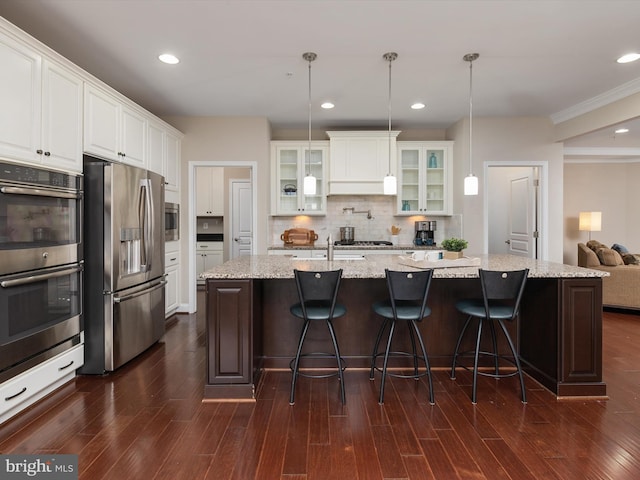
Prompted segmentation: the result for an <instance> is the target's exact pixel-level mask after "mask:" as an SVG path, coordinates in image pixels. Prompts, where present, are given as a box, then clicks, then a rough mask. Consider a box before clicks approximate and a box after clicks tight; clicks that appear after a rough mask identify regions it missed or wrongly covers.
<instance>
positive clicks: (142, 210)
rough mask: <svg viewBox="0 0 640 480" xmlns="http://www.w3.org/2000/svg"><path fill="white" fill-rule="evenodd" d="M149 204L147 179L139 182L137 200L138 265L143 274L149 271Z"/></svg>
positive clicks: (150, 217) (150, 240)
mask: <svg viewBox="0 0 640 480" xmlns="http://www.w3.org/2000/svg"><path fill="white" fill-rule="evenodd" d="M152 209H153V205H152V202H151V182H150V181H149V179H148V178H143V179H142V180H140V198H139V200H138V222H139V224H140V230H141V232H142V233H141V235H140V237H141V243H142V245H141V247H142V248H141V249H140V250H141V254H140V255H141V258H140V265H141V269H142V271H143V272H148V271H150V270H151V257H152V255H151V253H152V252H151V249H152V248H153V245H152V239H151V219H152V218H153V211H152Z"/></svg>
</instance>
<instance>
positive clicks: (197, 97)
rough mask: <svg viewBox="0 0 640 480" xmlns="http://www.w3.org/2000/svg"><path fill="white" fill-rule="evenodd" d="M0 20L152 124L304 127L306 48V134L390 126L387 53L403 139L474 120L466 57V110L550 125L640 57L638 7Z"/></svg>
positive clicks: (536, 4)
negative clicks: (624, 58)
mask: <svg viewBox="0 0 640 480" xmlns="http://www.w3.org/2000/svg"><path fill="white" fill-rule="evenodd" d="M0 15H2V16H3V17H5V18H6V19H7V20H9V21H10V22H12V23H14V24H16V25H18V26H19V27H21V28H23V29H24V30H26V31H27V32H29V33H30V34H31V35H33V36H35V37H36V38H38V39H39V40H41V41H42V42H44V43H45V44H47V45H49V46H50V47H51V48H53V49H54V50H56V51H58V52H59V53H61V54H62V55H64V56H66V57H67V58H68V59H70V60H71V61H73V62H74V63H76V64H77V65H79V66H81V67H82V68H84V69H85V70H87V71H89V72H91V73H92V74H93V75H95V76H96V77H98V78H100V79H101V80H103V81H105V82H106V83H108V84H109V85H111V86H112V87H114V88H115V89H117V90H118V91H120V92H122V93H123V94H125V95H126V96H128V97H129V98H131V99H132V100H134V101H135V102H137V103H138V104H140V105H142V106H143V107H145V108H146V109H148V110H149V111H151V112H152V113H154V114H156V115H158V116H167V115H185V116H261V117H267V118H268V119H269V121H270V122H271V124H272V126H273V127H274V128H280V129H287V128H302V127H306V126H307V122H308V97H307V96H308V63H307V62H306V61H305V60H303V58H302V54H303V53H304V52H307V51H312V52H315V53H317V55H318V58H317V60H316V61H315V62H313V63H312V70H311V72H312V98H313V102H312V104H313V107H312V112H313V113H312V117H313V125H314V129H315V128H323V129H324V128H326V129H331V128H345V127H348V128H381V129H386V128H387V126H388V103H389V102H388V89H389V76H388V75H389V63H388V62H386V61H385V60H384V59H383V58H382V56H383V54H384V53H386V52H389V51H395V52H397V53H398V59H397V60H396V61H395V62H393V64H392V118H393V121H392V126H393V128H394V129H399V130H403V129H432V128H446V127H449V126H450V125H452V124H453V123H455V122H456V121H458V120H459V119H460V118H462V117H464V116H466V115H468V109H469V64H468V62H464V61H463V60H462V57H463V55H464V54H466V53H470V52H478V53H479V54H480V58H479V59H478V60H477V61H475V62H474V64H473V112H474V116H501V117H504V116H552V118H553V116H556V118H558V117H557V116H558V115H560V116H561V115H562V114H563V112H566V111H567V110H568V109H569V110H570V109H572V108H574V107H575V106H577V105H581V104H586V102H587V101H588V100H591V99H593V98H594V97H598V96H601V95H603V94H605V93H607V92H610V91H612V90H614V89H619V88H620V87H621V86H623V88H624V89H626V90H631V91H630V93H635V91H640V61H637V62H634V63H630V64H625V65H621V64H617V63H616V62H615V59H616V58H617V57H619V56H620V55H622V54H624V53H628V52H633V51H635V52H639V51H640V35H638V19H639V18H640V1H635V0H631V1H629V0H627V1H623V0H601V1H591V0H582V1H575V0H568V1H560V0H557V1H554V0H546V1H540V0H537V1H525V0H510V1H506V0H497V1H482V0H472V1H458V0H449V1H445V0H422V1H420V0H412V1H403V0H394V1H383V0H380V1H363V0H358V1H351V0H337V1H332V0H323V1H321V0H284V1H270V0H258V1H250V0H235V1H234V0H229V1H222V0H209V1H207V0H126V1H120V0H1V1H0ZM164 52H171V53H173V54H175V55H177V56H178V57H179V58H180V60H181V61H180V63H179V64H178V65H165V64H163V63H161V62H159V61H158V60H157V56H158V55H159V54H161V53H164ZM325 100H330V101H332V102H333V103H335V105H336V106H335V108H334V109H332V110H323V109H321V108H319V104H320V103H321V101H325ZM416 101H421V102H423V103H425V104H426V106H427V107H426V108H425V109H423V110H412V109H410V105H411V104H412V103H414V102H416ZM639 115H640V112H639ZM631 133H632V132H631ZM592 135H594V136H595V134H592ZM601 136H602V134H601ZM610 137H611V134H610V132H605V135H604V137H602V138H604V139H605V140H606V141H609V140H610ZM637 138H640V135H638V136H637ZM594 141H595V140H594ZM636 146H640V141H639V142H637V143H636Z"/></svg>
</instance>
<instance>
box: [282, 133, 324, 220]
mask: <svg viewBox="0 0 640 480" xmlns="http://www.w3.org/2000/svg"><path fill="white" fill-rule="evenodd" d="M328 155H329V144H328V142H312V143H311V157H309V143H308V142H288V141H274V142H271V192H272V193H271V214H272V215H281V216H290V215H303V214H304V215H326V213H327V191H326V185H327V180H326V179H327V157H328ZM308 173H311V174H312V175H313V176H314V177H316V193H315V194H314V195H309V194H305V193H304V188H303V184H304V177H305V176H306V175H307V174H308Z"/></svg>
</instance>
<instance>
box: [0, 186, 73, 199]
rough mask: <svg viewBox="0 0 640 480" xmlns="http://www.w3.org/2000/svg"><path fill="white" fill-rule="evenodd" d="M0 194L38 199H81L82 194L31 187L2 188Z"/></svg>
mask: <svg viewBox="0 0 640 480" xmlns="http://www.w3.org/2000/svg"><path fill="white" fill-rule="evenodd" d="M0 192H2V193H7V194H12V195H36V196H38V197H54V198H75V199H78V198H81V197H82V193H80V192H61V191H59V190H49V189H46V188H29V187H1V188H0Z"/></svg>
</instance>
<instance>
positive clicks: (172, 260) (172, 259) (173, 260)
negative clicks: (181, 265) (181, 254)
mask: <svg viewBox="0 0 640 480" xmlns="http://www.w3.org/2000/svg"><path fill="white" fill-rule="evenodd" d="M177 259H178V257H173V258H171V259H169V261H171V262H175V261H176V260H177Z"/></svg>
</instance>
